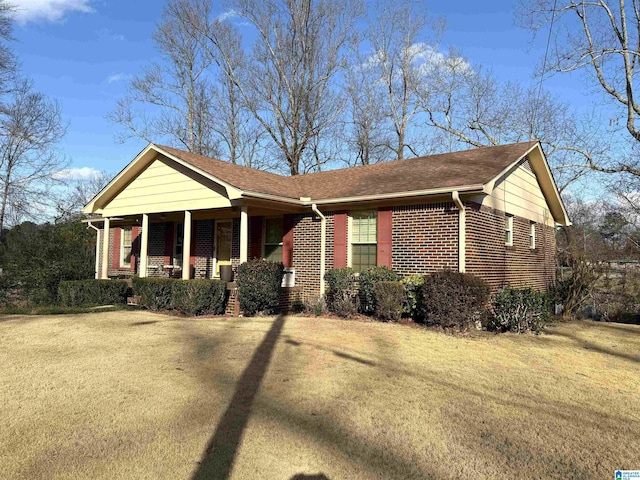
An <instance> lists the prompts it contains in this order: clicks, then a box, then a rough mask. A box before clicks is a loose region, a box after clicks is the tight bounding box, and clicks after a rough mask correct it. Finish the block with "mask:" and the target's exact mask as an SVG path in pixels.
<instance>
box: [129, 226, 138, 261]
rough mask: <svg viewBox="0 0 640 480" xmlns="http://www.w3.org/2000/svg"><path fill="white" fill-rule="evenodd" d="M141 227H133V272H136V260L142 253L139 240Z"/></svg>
mask: <svg viewBox="0 0 640 480" xmlns="http://www.w3.org/2000/svg"><path fill="white" fill-rule="evenodd" d="M139 231H140V227H137V226H136V227H131V270H132V271H134V272H135V271H136V260H137V259H138V254H139V252H140V239H139V238H138V235H139Z"/></svg>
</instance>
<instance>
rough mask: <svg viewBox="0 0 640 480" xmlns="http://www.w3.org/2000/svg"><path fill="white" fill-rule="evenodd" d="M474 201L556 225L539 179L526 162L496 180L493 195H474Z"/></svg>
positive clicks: (535, 220)
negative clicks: (526, 165) (527, 166)
mask: <svg viewBox="0 0 640 480" xmlns="http://www.w3.org/2000/svg"><path fill="white" fill-rule="evenodd" d="M472 201H473V202H476V203H480V204H481V205H483V206H485V207H489V208H493V209H496V210H500V211H503V212H507V213H509V214H511V215H515V216H518V217H522V218H526V219H528V220H533V221H534V222H536V223H541V224H544V225H549V226H553V225H554V221H553V218H552V217H551V214H550V212H549V207H548V205H547V201H546V199H545V197H544V194H543V193H542V190H541V189H540V184H539V183H538V179H537V178H536V176H535V175H534V174H533V173H532V172H531V171H530V170H528V169H527V168H526V167H525V165H524V164H522V165H520V166H519V167H517V168H516V169H514V170H513V171H511V173H508V174H507V175H505V177H503V178H502V179H501V180H499V181H498V182H496V185H495V187H494V189H493V192H492V193H491V195H487V196H484V197H474V198H472Z"/></svg>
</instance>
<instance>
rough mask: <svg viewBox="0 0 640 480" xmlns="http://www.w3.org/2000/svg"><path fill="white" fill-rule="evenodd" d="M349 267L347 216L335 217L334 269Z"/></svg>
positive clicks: (338, 214) (343, 214) (339, 215)
mask: <svg viewBox="0 0 640 480" xmlns="http://www.w3.org/2000/svg"><path fill="white" fill-rule="evenodd" d="M346 266H347V214H346V213H336V214H335V215H334V216H333V268H343V267H346Z"/></svg>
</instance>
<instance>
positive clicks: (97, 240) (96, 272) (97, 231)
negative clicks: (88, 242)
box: [87, 222, 100, 280]
mask: <svg viewBox="0 0 640 480" xmlns="http://www.w3.org/2000/svg"><path fill="white" fill-rule="evenodd" d="M87 228H93V229H94V230H95V231H96V261H95V264H96V271H95V278H96V280H97V279H99V278H100V271H99V270H98V265H99V260H100V229H99V228H98V227H96V226H95V225H94V224H93V223H91V222H88V223H87Z"/></svg>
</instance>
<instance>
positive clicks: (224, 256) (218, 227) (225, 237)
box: [213, 220, 233, 277]
mask: <svg viewBox="0 0 640 480" xmlns="http://www.w3.org/2000/svg"><path fill="white" fill-rule="evenodd" d="M232 233H233V231H232V223H231V220H216V224H215V230H214V252H213V256H214V258H215V274H214V276H216V277H219V276H220V266H221V265H231V238H232Z"/></svg>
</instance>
